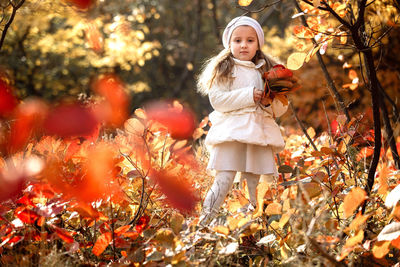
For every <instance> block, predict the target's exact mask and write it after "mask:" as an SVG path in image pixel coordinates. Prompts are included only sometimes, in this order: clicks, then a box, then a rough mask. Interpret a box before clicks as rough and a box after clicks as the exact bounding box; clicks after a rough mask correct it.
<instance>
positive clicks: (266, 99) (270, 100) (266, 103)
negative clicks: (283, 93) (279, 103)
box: [261, 97, 272, 106]
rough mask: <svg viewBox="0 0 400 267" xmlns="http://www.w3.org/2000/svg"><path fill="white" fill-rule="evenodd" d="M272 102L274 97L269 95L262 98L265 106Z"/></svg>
mask: <svg viewBox="0 0 400 267" xmlns="http://www.w3.org/2000/svg"><path fill="white" fill-rule="evenodd" d="M271 103H272V99H271V98H269V97H264V98H262V99H261V104H262V105H263V106H268V105H270V104H271Z"/></svg>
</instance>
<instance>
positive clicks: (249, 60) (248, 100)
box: [198, 16, 287, 224]
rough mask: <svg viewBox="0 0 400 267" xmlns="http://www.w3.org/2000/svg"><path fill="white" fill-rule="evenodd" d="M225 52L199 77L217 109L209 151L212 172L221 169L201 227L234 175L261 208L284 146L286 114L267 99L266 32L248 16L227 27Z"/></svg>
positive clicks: (200, 85) (201, 89)
mask: <svg viewBox="0 0 400 267" xmlns="http://www.w3.org/2000/svg"><path fill="white" fill-rule="evenodd" d="M222 42H223V45H224V48H225V49H224V50H222V51H221V52H220V53H219V54H218V55H217V56H215V57H213V58H211V59H210V60H209V61H208V62H207V64H206V67H205V69H204V70H203V72H202V73H201V74H200V76H199V79H198V90H199V92H200V93H202V94H204V95H206V94H208V97H209V99H210V103H211V106H212V107H213V108H214V111H213V112H212V113H211V114H210V116H209V119H210V121H211V123H212V126H211V128H210V130H209V132H208V135H207V137H206V140H205V143H206V145H207V146H209V148H210V160H209V163H208V167H207V168H208V169H214V170H215V171H216V175H215V179H214V183H213V185H212V186H211V188H210V190H209V192H208V193H207V195H206V198H205V200H204V202H203V211H202V216H201V218H200V220H201V223H203V224H207V223H208V222H209V221H210V220H211V219H212V218H213V217H214V216H215V214H216V212H217V211H218V209H219V208H220V206H221V204H222V202H223V201H224V199H225V197H226V195H227V194H228V192H229V190H230V189H231V187H232V184H233V181H234V178H235V175H236V173H237V172H240V173H241V179H242V180H243V179H245V180H246V182H247V189H248V192H249V198H250V204H251V206H253V208H254V207H256V205H257V199H256V187H257V184H258V182H259V179H260V176H261V175H276V174H277V171H276V166H275V160H274V154H275V153H277V152H279V151H281V150H282V149H283V147H284V145H285V144H284V140H283V138H282V135H281V132H280V129H279V126H278V125H277V124H276V122H275V118H276V117H279V116H281V115H282V114H283V113H285V112H286V110H287V105H286V106H284V105H283V104H282V103H281V102H280V101H279V100H276V99H274V100H271V99H270V98H268V97H263V90H262V89H263V88H264V84H263V80H262V73H264V72H265V71H267V70H269V69H270V68H271V67H272V66H273V65H275V64H276V63H275V62H274V61H273V60H272V59H270V58H269V57H267V56H266V55H265V54H264V53H263V52H262V51H261V48H262V46H263V44H264V33H263V30H262V28H261V26H260V24H259V23H258V22H257V21H256V20H254V19H252V18H250V17H247V16H241V17H237V18H234V19H233V20H232V21H231V22H229V24H228V25H227V26H226V28H225V30H224V32H223V36H222Z"/></svg>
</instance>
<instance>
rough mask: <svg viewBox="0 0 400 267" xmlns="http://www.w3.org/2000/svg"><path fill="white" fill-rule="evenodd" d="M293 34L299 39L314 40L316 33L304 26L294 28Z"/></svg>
mask: <svg viewBox="0 0 400 267" xmlns="http://www.w3.org/2000/svg"><path fill="white" fill-rule="evenodd" d="M293 33H294V35H296V36H297V37H298V38H307V39H309V38H313V37H314V33H313V32H312V31H311V29H310V28H307V27H305V26H303V25H296V26H294V27H293Z"/></svg>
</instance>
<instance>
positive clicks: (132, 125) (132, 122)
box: [124, 118, 145, 135]
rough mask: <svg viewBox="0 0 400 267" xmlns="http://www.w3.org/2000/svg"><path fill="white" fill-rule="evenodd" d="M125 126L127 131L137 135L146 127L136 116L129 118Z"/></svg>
mask: <svg viewBox="0 0 400 267" xmlns="http://www.w3.org/2000/svg"><path fill="white" fill-rule="evenodd" d="M124 128H125V131H127V132H129V133H131V134H137V135H142V134H143V132H144V129H145V127H144V125H143V124H142V123H141V122H140V121H139V120H138V119H136V118H132V119H129V120H127V121H126V122H125V123H124Z"/></svg>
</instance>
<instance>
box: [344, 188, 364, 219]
mask: <svg viewBox="0 0 400 267" xmlns="http://www.w3.org/2000/svg"><path fill="white" fill-rule="evenodd" d="M366 198H367V193H366V192H365V191H364V190H363V189H362V188H359V187H355V188H353V189H351V191H350V192H349V193H348V194H347V195H346V196H345V197H344V201H343V208H344V216H345V217H346V218H348V217H350V216H351V215H352V214H353V213H354V211H355V210H356V209H357V208H358V207H359V206H360V205H361V204H362V203H363V202H364V201H365V199H366Z"/></svg>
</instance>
